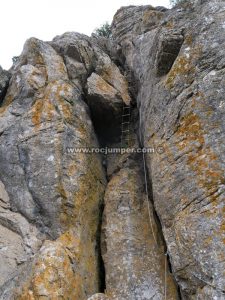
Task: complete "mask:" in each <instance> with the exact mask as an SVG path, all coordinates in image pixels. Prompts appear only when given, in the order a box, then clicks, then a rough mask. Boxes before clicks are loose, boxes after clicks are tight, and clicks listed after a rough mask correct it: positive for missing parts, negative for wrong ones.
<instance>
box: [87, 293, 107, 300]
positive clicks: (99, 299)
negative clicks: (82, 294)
mask: <svg viewBox="0 0 225 300" xmlns="http://www.w3.org/2000/svg"><path fill="white" fill-rule="evenodd" d="M108 299H110V298H109V297H107V296H106V295H105V294H95V295H93V296H92V297H90V298H88V300H108Z"/></svg>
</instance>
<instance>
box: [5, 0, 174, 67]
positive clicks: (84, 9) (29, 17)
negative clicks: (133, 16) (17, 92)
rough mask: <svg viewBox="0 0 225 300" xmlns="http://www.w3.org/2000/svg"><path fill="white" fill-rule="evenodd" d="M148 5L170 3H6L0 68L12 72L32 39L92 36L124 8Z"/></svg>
mask: <svg viewBox="0 0 225 300" xmlns="http://www.w3.org/2000/svg"><path fill="white" fill-rule="evenodd" d="M149 4H150V5H153V6H165V7H169V0H80V1H77V0H36V1H34V0H4V1H2V3H1V17H0V33H1V35H0V36H1V47H0V65H1V66H2V67H3V68H5V69H9V68H10V67H11V65H12V57H13V56H18V55H20V53H21V52H22V49H23V45H24V43H25V41H26V40H27V39H28V38H30V37H36V38H38V39H41V40H44V41H50V40H52V39H53V38H54V37H55V36H56V35H60V34H63V33H64V32H66V31H77V32H80V33H84V34H87V35H91V33H92V32H93V31H94V30H95V29H96V28H98V27H99V26H101V25H102V24H104V23H105V22H106V21H108V22H109V23H111V21H112V18H113V16H114V14H115V13H116V11H117V10H118V9H119V8H120V7H121V6H128V5H149Z"/></svg>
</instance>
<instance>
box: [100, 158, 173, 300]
mask: <svg viewBox="0 0 225 300" xmlns="http://www.w3.org/2000/svg"><path fill="white" fill-rule="evenodd" d="M135 158H136V159H135V160H133V158H132V157H129V158H128V159H127V160H128V161H127V162H126V166H124V167H122V168H121V169H120V170H119V171H118V172H116V174H114V175H113V176H112V179H111V180H110V182H109V184H108V186H107V189H106V193H105V209H104V215H103V226H102V235H103V236H102V255H103V259H104V263H105V271H106V288H107V290H106V293H107V295H109V297H110V298H111V299H121V300H128V299H143V300H147V299H153V298H155V299H163V298H164V295H165V289H166V288H167V287H168V290H167V299H178V295H177V290H176V287H175V285H174V282H173V279H172V277H171V274H170V272H169V271H167V270H168V269H167V268H168V266H167V260H166V256H165V255H164V246H163V243H162V240H161V237H160V236H159V232H158V228H157V225H156V223H155V220H154V216H153V211H152V206H151V204H150V203H149V202H148V201H149V200H148V199H147V197H146V193H145V185H144V178H143V173H142V168H141V167H142V161H141V160H139V161H138V159H137V157H135ZM165 263H166V270H165ZM165 271H166V277H165ZM165 281H166V282H165Z"/></svg>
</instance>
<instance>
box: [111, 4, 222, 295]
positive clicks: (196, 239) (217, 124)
mask: <svg viewBox="0 0 225 300" xmlns="http://www.w3.org/2000/svg"><path fill="white" fill-rule="evenodd" d="M131 10H132V11H133V13H132V16H131V14H130V11H131ZM141 10H142V11H143V14H142V18H140V11H141ZM146 12H147V13H148V14H153V13H154V12H155V11H154V10H152V11H151V10H150V11H149V8H142V9H140V8H129V9H126V8H124V9H122V10H120V11H118V13H117V14H116V16H115V18H114V23H113V37H114V39H115V45H116V47H117V51H118V55H119V56H121V53H123V56H124V57H125V63H126V64H127V65H129V67H130V68H131V69H132V70H133V72H134V74H135V77H136V79H137V80H138V81H139V94H138V106H139V111H140V122H141V129H140V132H141V135H142V137H141V140H142V141H143V145H144V146H145V147H153V146H156V147H157V146H159V145H162V146H163V147H164V150H165V152H164V153H163V154H155V155H151V157H150V156H148V157H147V162H148V169H149V172H150V176H151V179H152V183H153V199H154V204H155V208H156V210H157V213H158V215H159V217H160V221H161V224H162V227H163V234H164V237H165V240H166V243H167V247H168V251H169V255H170V257H171V264H172V269H173V272H174V274H175V277H176V279H177V282H178V284H179V286H180V288H181V293H182V297H183V299H225V294H224V291H225V277H224V269H225V265H224V257H225V250H224V249H225V246H224V240H225V239H224V238H225V232H224V211H225V209H224V203H225V202H224V195H225V186H224V184H225V180H224V171H225V165H224V161H225V159H224V148H225V144H224V141H225V139H224V134H225V124H224V117H223V115H224V107H225V106H224V96H223V95H224V80H225V72H224V44H225V35H224V20H225V2H224V1H196V4H195V5H185V6H180V7H177V8H175V9H173V10H171V11H165V12H160V17H158V18H157V21H156V26H151V27H148V28H147V30H145V29H144V28H145V26H144V15H145V13H146ZM140 19H141V21H140ZM137 24H139V27H137ZM137 28H142V29H140V30H139V29H137ZM123 29H124V30H123ZM118 43H120V45H119V46H118Z"/></svg>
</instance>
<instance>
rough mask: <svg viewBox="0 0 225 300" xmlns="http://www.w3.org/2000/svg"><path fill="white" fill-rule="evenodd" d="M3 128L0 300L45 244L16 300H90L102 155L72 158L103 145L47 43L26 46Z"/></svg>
mask: <svg viewBox="0 0 225 300" xmlns="http://www.w3.org/2000/svg"><path fill="white" fill-rule="evenodd" d="M0 127H1V137H0V139H1V145H0V167H1V174H0V179H1V181H2V183H3V184H4V185H3V184H1V190H2V192H1V193H2V197H1V199H2V200H1V204H2V205H1V206H2V209H1V210H0V224H1V231H0V232H1V248H2V251H1V253H3V254H2V256H1V258H2V260H1V268H3V270H2V272H1V274H3V275H1V284H4V283H5V286H4V285H3V287H2V294H1V299H11V298H10V297H13V296H12V282H10V280H11V281H12V278H14V277H15V271H17V274H16V275H18V276H19V272H20V264H23V263H25V262H26V261H28V260H29V259H30V258H32V256H33V255H34V254H36V253H37V250H38V249H39V248H40V246H41V245H42V243H43V246H42V247H41V249H40V251H39V252H38V253H37V254H36V256H35V258H34V260H33V263H32V262H30V264H31V266H30V269H31V272H30V274H29V276H27V278H26V283H25V285H24V284H23V283H21V285H20V288H18V290H17V296H16V297H17V299H20V298H21V299H30V297H33V299H39V297H42V296H44V297H47V298H52V297H53V298H54V297H55V298H59V297H63V299H68V297H69V298H70V297H72V298H75V299H86V297H87V296H88V295H92V294H93V293H95V292H97V291H98V290H99V284H100V283H99V275H98V272H99V271H98V270H99V254H98V252H97V239H98V235H99V233H98V227H99V222H100V218H99V213H100V207H101V205H102V204H101V203H102V200H103V192H104V186H105V175H104V172H103V168H102V164H101V159H100V157H99V156H98V155H97V154H93V155H91V154H90V155H85V154H82V153H79V154H78V155H76V156H74V155H72V154H69V153H68V152H67V148H68V147H77V148H80V147H92V146H93V147H97V146H98V143H97V139H96V136H95V133H94V130H93V127H92V123H91V120H90V117H89V111H88V108H87V106H86V104H85V102H84V101H83V100H82V95H81V92H80V91H79V90H78V89H77V88H76V87H75V86H74V85H73V83H72V82H70V81H69V78H68V74H67V70H66V67H65V65H64V62H63V59H62V58H61V57H60V56H59V55H58V54H57V53H56V51H55V50H54V49H53V48H52V47H51V46H50V45H48V44H47V43H44V42H41V41H39V40H36V39H30V40H28V41H27V43H26V45H25V47H24V51H23V53H22V55H21V57H20V59H19V60H18V62H17V64H16V65H15V69H14V70H13V75H12V80H11V84H10V86H9V89H8V92H7V95H6V97H5V99H4V102H3V105H2V107H1V118H0ZM93 183H94V184H93ZM87 191H88V192H87ZM44 241H45V242H44ZM33 244H34V245H33ZM36 244H37V246H36ZM28 246H29V247H28ZM38 246H39V248H38ZM27 248H29V249H28V250H29V251H28V250H27ZM4 249H5V250H4ZM84 249H85V250H84ZM6 250H7V251H6ZM4 251H6V254H4ZM55 270H59V274H58V275H57V274H55ZM88 274H92V279H91V280H90V279H89V278H88ZM20 281H21V279H20ZM15 282H16V280H15ZM53 282H54V284H52V283H53Z"/></svg>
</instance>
